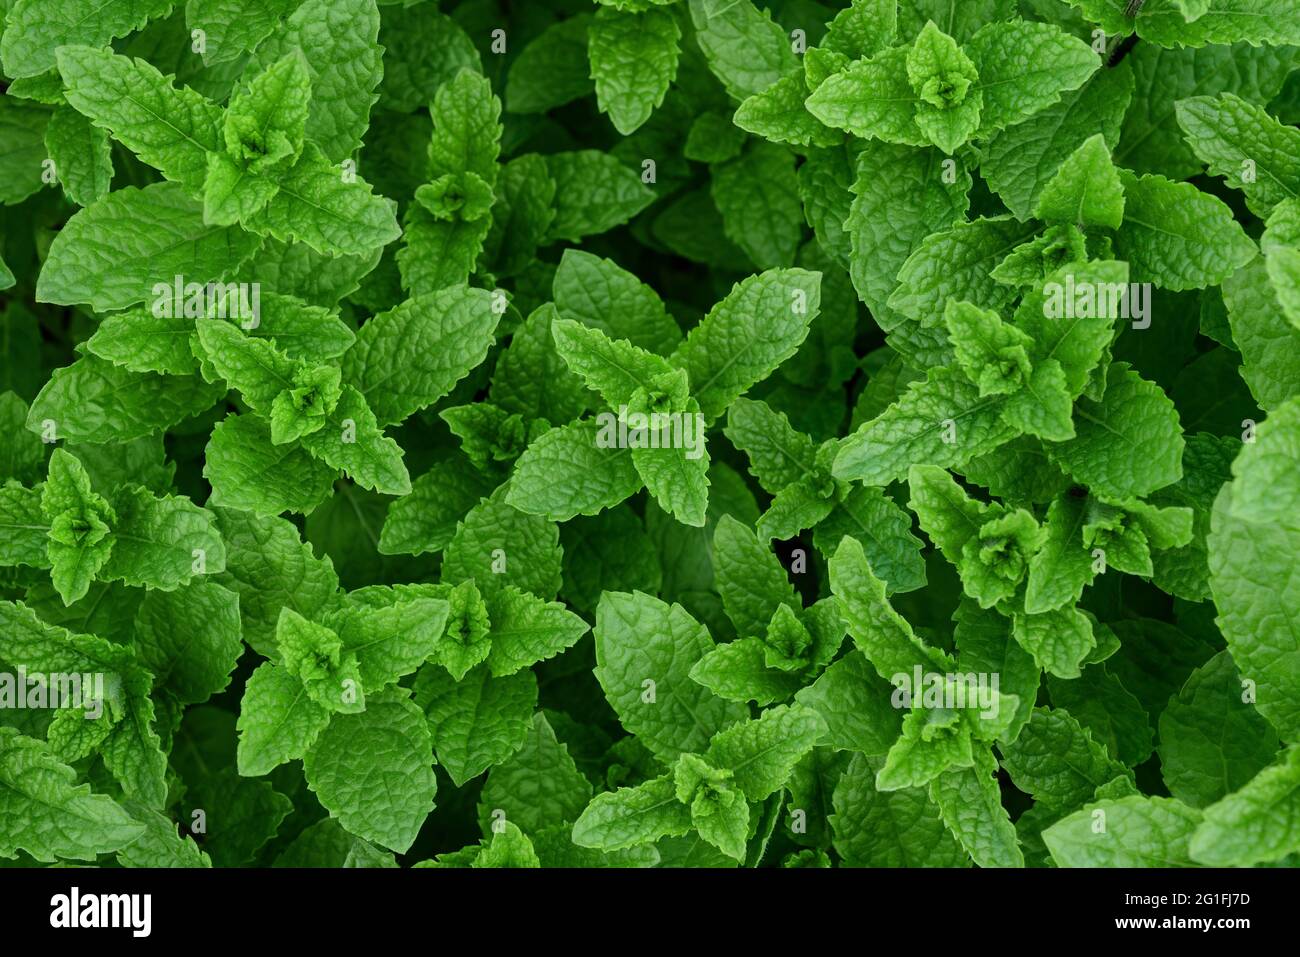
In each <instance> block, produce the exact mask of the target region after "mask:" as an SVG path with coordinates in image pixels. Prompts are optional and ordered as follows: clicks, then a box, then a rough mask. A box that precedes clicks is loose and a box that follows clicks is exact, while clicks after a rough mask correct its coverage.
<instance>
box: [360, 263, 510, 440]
mask: <svg viewBox="0 0 1300 957" xmlns="http://www.w3.org/2000/svg"><path fill="white" fill-rule="evenodd" d="M499 320H500V313H498V312H496V311H495V310H494V309H493V308H492V296H491V294H490V293H489V292H488V291H487V290H484V289H471V288H470V287H468V286H455V287H451V288H448V289H444V290H441V291H439V292H435V293H431V294H428V295H423V296H415V297H413V298H411V299H408V300H406V301H405V302H403V303H401V304H400V305H398V306H396V307H394V308H393V309H390V310H388V311H386V312H382V313H380V314H379V315H377V316H375V317H374V318H372V319H370V320H369V321H368V322H366V323H365V325H363V326H362V327H361V331H360V332H359V333H357V341H356V343H355V344H354V345H353V346H352V348H351V349H350V350H349V351H348V353H347V354H346V355H345V356H344V359H343V375H344V380H345V381H347V382H350V383H352V384H353V385H355V386H356V388H357V390H358V391H359V392H360V393H361V394H362V395H363V396H364V397H365V399H366V402H367V403H368V404H369V406H370V408H371V409H373V410H374V414H375V418H376V420H377V421H378V422H379V424H380V425H391V424H392V423H394V422H401V421H402V420H404V419H406V418H408V417H409V416H410V415H411V414H412V413H414V412H417V411H418V410H420V409H423V408H425V407H427V406H430V405H432V404H433V403H435V402H436V401H438V399H440V398H442V397H443V396H444V395H446V394H447V393H449V392H450V391H451V390H452V388H453V387H454V386H455V385H456V383H457V382H459V381H460V380H461V379H463V378H464V377H465V376H466V375H468V374H469V372H470V370H471V369H473V368H474V367H475V366H477V365H478V364H479V363H481V362H482V361H483V359H484V357H485V356H486V355H487V351H488V349H489V348H490V347H491V346H492V343H493V341H494V340H493V334H494V332H495V330H496V328H497V323H498V321H499Z"/></svg>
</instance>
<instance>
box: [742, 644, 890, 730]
mask: <svg viewBox="0 0 1300 957" xmlns="http://www.w3.org/2000/svg"><path fill="white" fill-rule="evenodd" d="M722 647H724V648H727V647H731V646H730V645H724V646H722ZM892 693H893V686H892V685H890V684H889V682H887V681H885V680H884V679H883V678H881V677H880V676H879V675H878V674H876V671H875V669H874V668H873V667H872V664H871V662H870V661H869V660H868V659H867V657H866V655H864V654H863V653H862V652H860V651H851V652H849V653H848V654H847V655H845V656H844V657H842V658H840V659H839V660H838V661H836V662H834V663H833V664H832V665H831V666H830V667H829V668H827V669H826V670H825V671H824V672H823V673H822V675H821V677H819V678H818V679H817V680H816V681H815V682H813V683H812V684H811V685H809V686H808V687H806V688H804V689H803V690H802V691H800V692H798V693H797V694H796V695H795V701H796V702H797V703H799V704H801V705H804V706H805V707H808V708H812V709H813V710H814V711H816V712H817V713H818V714H819V715H821V717H822V721H823V722H824V723H825V725H826V728H827V734H826V736H825V737H824V738H823V740H822V743H823V744H826V745H828V746H829V747H831V748H834V749H835V750H837V751H860V752H862V753H863V754H869V755H883V754H885V752H887V751H888V750H889V748H890V746H891V745H892V744H893V743H894V741H896V740H897V739H898V735H899V726H900V723H901V721H902V713H901V711H900V710H899V709H898V708H895V707H894V706H893V704H892V703H891V700H890V699H891V697H892Z"/></svg>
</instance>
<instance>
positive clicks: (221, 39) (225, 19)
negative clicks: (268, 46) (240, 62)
mask: <svg viewBox="0 0 1300 957" xmlns="http://www.w3.org/2000/svg"><path fill="white" fill-rule="evenodd" d="M293 7H294V2H293V0H188V2H187V3H186V4H185V22H186V24H187V25H188V26H189V27H190V29H198V30H202V31H203V34H204V49H203V52H202V56H203V62H204V63H205V64H207V65H208V66H213V65H215V64H219V63H228V62H230V61H231V60H237V59H239V56H240V54H242V53H244V52H245V51H247V50H252V49H255V48H256V47H257V45H258V44H259V43H260V42H261V41H262V40H264V39H266V37H267V36H269V35H270V33H271V31H272V30H274V29H275V27H276V25H277V24H278V23H279V22H280V18H281V17H282V16H284V15H285V14H287V13H289V12H290V11H292V10H293Z"/></svg>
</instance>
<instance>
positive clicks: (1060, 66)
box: [963, 20, 1101, 136]
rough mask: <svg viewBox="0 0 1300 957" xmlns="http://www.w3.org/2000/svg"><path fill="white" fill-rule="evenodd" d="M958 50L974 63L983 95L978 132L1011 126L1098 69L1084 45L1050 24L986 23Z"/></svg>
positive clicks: (1059, 96)
mask: <svg viewBox="0 0 1300 957" xmlns="http://www.w3.org/2000/svg"><path fill="white" fill-rule="evenodd" d="M963 49H964V50H965V51H966V52H967V53H968V54H969V55H970V58H971V60H973V61H974V64H975V67H976V69H977V70H978V71H979V80H978V81H977V82H976V84H975V85H974V86H973V87H972V91H978V92H979V93H981V94H982V96H983V100H984V106H983V110H982V111H981V113H980V125H979V132H980V135H981V136H986V135H988V134H989V133H991V132H993V131H994V130H1000V129H1003V128H1004V127H1008V126H1013V125H1015V124H1016V123H1019V122H1021V121H1023V120H1025V119H1028V118H1029V117H1031V116H1033V115H1034V114H1035V113H1040V112H1042V111H1043V110H1044V109H1046V108H1047V107H1049V106H1052V105H1053V104H1055V103H1057V102H1059V101H1060V98H1061V94H1062V93H1066V92H1068V91H1070V90H1077V89H1078V88H1079V87H1081V86H1082V85H1083V84H1084V83H1085V82H1086V81H1087V80H1088V78H1089V77H1091V76H1092V75H1093V73H1094V72H1096V70H1097V68H1098V67H1100V66H1101V62H1100V60H1099V59H1098V57H1097V54H1096V53H1095V52H1093V50H1092V48H1091V47H1089V46H1088V44H1086V43H1084V42H1083V41H1082V40H1079V39H1077V38H1076V37H1073V36H1070V34H1068V33H1066V32H1065V31H1064V30H1062V29H1061V28H1060V27H1057V26H1054V25H1052V24H1050V23H1034V22H1031V21H1027V20H1009V21H1003V22H1000V23H989V24H986V25H985V26H983V27H981V28H980V29H979V30H977V31H976V32H975V34H974V35H973V36H972V37H971V38H970V40H968V41H967V42H966V44H965V46H964V47H963Z"/></svg>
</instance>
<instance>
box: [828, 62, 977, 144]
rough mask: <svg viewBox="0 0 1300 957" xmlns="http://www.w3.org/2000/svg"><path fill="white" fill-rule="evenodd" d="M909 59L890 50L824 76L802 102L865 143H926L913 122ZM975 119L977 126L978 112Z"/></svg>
mask: <svg viewBox="0 0 1300 957" xmlns="http://www.w3.org/2000/svg"><path fill="white" fill-rule="evenodd" d="M907 55H908V48H906V47H891V48H889V49H887V50H883V51H882V52H880V53H877V54H876V55H875V56H873V57H871V58H870V59H865V60H858V61H856V62H855V63H853V64H852V65H850V66H849V68H848V69H847V70H843V71H841V72H839V73H836V74H833V75H832V76H829V77H827V78H826V80H825V81H823V82H822V84H821V86H819V87H817V89H816V90H814V91H813V94H812V96H810V97H809V98H808V100H807V101H806V103H805V106H806V107H807V109H808V112H809V113H811V114H812V115H813V116H815V117H816V118H817V119H818V120H820V121H821V122H822V123H824V124H826V125H827V126H830V127H833V128H835V129H840V130H845V131H847V132H849V133H852V134H853V135H854V136H860V137H862V138H864V139H873V138H874V139H879V140H883V141H884V142H886V143H897V144H900V145H903V146H927V145H929V143H930V139H929V137H928V136H927V135H926V133H925V132H923V131H922V130H921V128H920V127H918V126H917V123H916V119H915V114H916V106H917V103H918V102H920V97H919V96H917V94H916V92H915V91H914V90H913V89H912V87H911V85H910V84H909V83H908V80H907V68H906V67H907ZM974 119H975V123H976V125H978V122H979V117H978V114H977V115H976V116H975V118H974ZM971 132H974V127H971Z"/></svg>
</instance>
